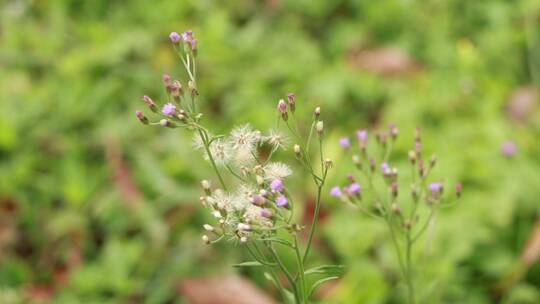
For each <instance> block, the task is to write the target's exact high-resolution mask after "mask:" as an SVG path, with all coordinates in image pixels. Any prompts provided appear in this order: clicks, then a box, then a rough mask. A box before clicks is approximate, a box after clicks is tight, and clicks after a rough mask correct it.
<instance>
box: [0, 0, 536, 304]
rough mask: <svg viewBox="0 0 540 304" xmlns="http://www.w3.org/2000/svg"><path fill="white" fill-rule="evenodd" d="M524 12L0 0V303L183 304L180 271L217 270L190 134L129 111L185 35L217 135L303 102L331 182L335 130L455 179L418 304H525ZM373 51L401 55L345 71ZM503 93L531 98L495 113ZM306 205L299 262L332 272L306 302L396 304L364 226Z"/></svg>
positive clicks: (230, 256) (527, 45)
mask: <svg viewBox="0 0 540 304" xmlns="http://www.w3.org/2000/svg"><path fill="white" fill-rule="evenodd" d="M539 18H540V3H539V2H538V1H534V0H516V1H503V0H491V1H467V0H429V1H414V0H409V1H395V0H384V1H361V0H350V1H345V0H335V1H324V0H266V1H248V0H239V1H231V2H228V1H211V0H198V1H168V0H155V1H129V2H126V1H108V0H93V1H76V0H56V1H52V0H50V1H30V0H28V1H23V0H7V1H2V2H1V3H0V92H1V93H0V265H1V267H0V288H1V289H0V302H2V303H21V302H27V301H30V302H34V301H36V302H39V299H42V301H45V302H47V301H51V302H54V303H132V302H135V303H183V302H184V301H185V300H183V299H182V296H181V295H179V294H178V291H177V288H176V284H177V282H178V281H179V280H181V279H182V278H186V277H198V276H206V275H212V274H221V273H226V272H232V271H234V270H233V269H231V268H230V267H229V266H230V264H232V263H233V262H234V261H239V260H241V259H242V257H241V253H238V252H237V251H236V250H231V248H229V247H230V246H223V245H220V246H218V247H205V246H203V245H202V244H201V242H200V241H199V239H200V226H201V225H202V224H203V223H205V220H206V219H207V215H206V214H205V212H204V211H203V210H201V208H199V206H198V195H199V189H198V185H197V181H198V180H200V179H201V178H203V177H206V176H208V174H209V172H210V171H209V168H208V166H207V165H206V164H205V163H204V162H203V161H202V160H201V158H200V156H199V155H197V154H196V153H194V152H192V151H191V149H190V145H191V144H190V138H189V137H187V136H186V134H183V133H182V132H170V131H169V130H163V129H160V128H142V127H140V125H139V124H138V122H137V121H136V119H134V115H133V113H134V110H135V109H138V108H140V107H141V106H142V103H141V101H140V97H141V96H142V95H143V94H148V95H150V96H152V97H154V98H155V99H159V97H160V96H162V89H161V81H160V77H161V74H162V73H163V72H169V73H171V74H172V75H173V76H174V77H178V78H179V77H181V76H182V74H181V71H182V69H181V66H180V64H179V62H178V61H177V60H176V58H175V57H174V53H173V52H172V51H171V48H170V45H169V41H168V38H167V36H168V33H169V32H170V31H173V30H176V31H182V30H184V29H187V28H191V29H193V30H194V31H195V32H196V34H197V37H198V39H199V40H200V55H199V58H200V68H199V75H200V78H201V79H200V86H201V87H200V91H201V92H202V97H203V100H205V104H204V105H203V106H204V107H206V108H207V109H209V110H210V113H209V116H210V118H209V119H212V122H215V124H216V125H217V128H218V129H220V130H226V129H228V128H230V127H231V124H233V123H241V122H247V121H251V122H253V124H254V125H255V126H256V127H259V128H267V127H268V126H270V125H271V124H272V123H273V122H274V119H275V115H274V113H273V109H274V106H275V102H276V101H277V99H278V98H279V97H280V96H282V95H283V94H284V93H285V92H288V91H293V92H295V93H296V94H297V96H298V98H299V101H298V102H299V105H300V108H301V109H302V111H304V114H306V115H309V113H310V111H311V110H312V109H313V107H314V106H316V105H320V106H321V107H322V108H323V117H324V119H325V126H327V128H328V130H330V131H329V132H330V134H329V135H328V138H329V139H330V140H329V141H327V148H328V150H329V151H331V156H332V158H333V159H335V160H336V164H337V167H336V168H335V170H334V172H333V176H332V182H335V183H338V182H341V181H342V180H343V176H344V174H345V173H346V172H348V171H350V170H352V169H351V166H350V163H348V162H347V161H342V160H341V159H342V157H341V156H342V155H341V152H340V151H339V149H338V147H336V146H337V145H336V142H337V138H338V137H339V136H342V135H344V134H350V135H352V133H353V131H354V130H355V129H357V128H360V127H377V126H385V125H386V124H387V123H388V122H395V123H397V125H398V126H399V127H400V130H401V136H400V137H401V138H400V141H399V144H398V147H397V157H396V159H394V160H393V162H395V163H398V164H404V160H405V155H406V152H407V150H408V146H409V144H408V143H411V142H412V138H413V130H414V128H415V127H416V126H420V127H421V128H422V130H423V133H424V136H425V151H429V152H436V153H438V156H439V159H440V161H439V167H438V169H437V170H436V172H435V176H437V177H439V178H441V179H444V180H446V181H451V182H454V181H458V180H460V181H463V183H464V194H463V197H462V199H461V200H460V202H459V206H458V207H456V208H453V209H449V210H448V211H445V212H443V213H442V214H441V215H440V217H439V219H438V221H437V226H436V229H435V230H434V231H433V236H432V239H431V241H430V242H429V243H426V246H425V249H424V248H422V250H419V252H417V258H419V259H421V260H422V265H423V267H422V272H421V275H420V281H421V283H420V286H421V289H420V290H421V296H422V297H424V299H429V301H428V302H427V303H494V302H501V303H539V302H540V268H539V267H538V264H534V263H532V264H530V265H528V266H530V267H527V270H526V271H524V272H523V277H521V278H520V279H517V280H513V281H508V280H505V278H509V277H510V275H511V274H512V273H513V271H514V270H515V269H518V268H519V266H518V265H519V262H518V261H519V260H520V256H521V255H522V252H523V250H524V248H525V246H526V243H527V239H528V238H529V234H530V233H531V232H532V227H533V225H534V222H535V220H536V219H537V214H538V200H537V198H538V197H539V196H540V188H539V187H538V185H539V184H540V174H538V172H539V171H538V170H539V169H540V157H539V155H540V153H539V152H540V142H539V141H538V136H539V135H540V132H539V131H540V115H539V112H538V107H537V102H538V98H537V95H535V93H534V92H535V91H534V88H535V87H537V86H538V85H540V79H539V78H538V77H540V27H539V24H540V22H539V21H540V19H539ZM389 47H391V48H393V49H397V50H400V52H401V53H402V54H404V56H405V57H406V58H409V59H408V60H409V61H408V64H405V65H404V67H402V68H400V69H398V71H393V72H392V73H386V72H384V71H382V72H381V71H380V70H379V71H374V70H373V69H372V68H370V67H366V65H365V63H362V62H363V61H362V60H364V61H365V54H366V52H365V51H366V50H369V51H370V52H375V53H377V52H378V54H379V55H380V53H381V50H383V49H384V48H389ZM390 57H391V58H388V56H383V58H380V57H377V60H375V61H380V62H384V61H392V58H394V57H392V56H390ZM371 61H373V60H371ZM518 88H522V91H523V92H525V95H526V96H525V97H524V98H529V99H532V102H530V103H529V104H527V103H525V105H526V106H523V103H521V104H520V103H519V102H514V103H512V102H509V100H512V98H511V96H512V94H513V93H514V92H516V90H517V89H518ZM527 94H528V95H527ZM514 99H515V98H514ZM516 103H517V104H518V105H516ZM516 107H517V108H520V107H521V108H523V107H524V109H521V112H523V113H522V114H521V115H517V114H515V113H514V112H516V111H518V112H519V109H517V110H516V109H514V108H516ZM506 139H512V140H514V141H516V142H517V144H518V153H517V155H515V156H514V157H512V158H505V157H503V156H502V155H501V153H500V150H499V146H500V144H501V142H503V141H504V140H506ZM194 160H197V161H194ZM199 160H200V161H199ZM296 183H297V188H298V189H302V187H305V188H306V189H305V192H304V193H300V194H299V195H303V196H304V199H303V201H305V202H309V201H310V199H311V195H310V191H311V190H312V189H310V188H309V187H308V183H307V182H304V181H303V179H302V178H301V176H300V177H298V178H297V180H296ZM325 205H326V206H325V211H326V213H327V214H328V216H327V217H326V218H325V220H324V221H323V222H322V226H321V227H322V228H321V229H320V230H319V232H320V233H319V236H318V242H317V243H316V247H317V249H318V250H317V251H318V252H319V253H318V254H317V257H316V258H317V259H318V260H320V261H329V260H332V262H335V263H341V264H345V265H348V266H349V268H350V270H349V271H348V272H347V274H346V275H345V276H344V278H343V279H342V280H340V281H339V284H337V286H336V287H335V288H334V289H333V291H332V292H331V293H330V295H329V296H328V297H327V298H326V301H327V302H329V303H402V300H401V299H402V290H401V287H400V286H399V285H398V286H397V287H396V284H397V283H396V282H397V281H398V277H397V276H398V272H397V271H396V269H397V268H396V265H395V263H396V261H395V257H394V255H393V250H392V247H391V244H390V243H389V242H388V238H387V235H386V232H385V230H384V229H383V227H381V225H380V224H379V223H376V222H373V221H372V220H369V219H367V218H364V217H362V216H360V215H359V214H355V213H353V212H350V210H347V209H346V208H345V207H344V206H340V205H339V204H338V203H337V202H334V201H332V200H331V199H329V198H327V199H326V200H325ZM428 245H429V246H428ZM247 275H253V277H254V278H255V279H256V281H257V282H258V283H259V284H260V285H261V286H263V287H265V288H268V286H269V285H268V283H266V282H265V281H264V279H263V278H261V277H258V276H255V275H254V274H251V273H247ZM505 282H506V283H505ZM508 282H510V283H508ZM502 283H504V284H502ZM501 284H502V285H501ZM501 286H504V288H500V287H501Z"/></svg>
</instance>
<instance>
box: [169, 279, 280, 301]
mask: <svg viewBox="0 0 540 304" xmlns="http://www.w3.org/2000/svg"><path fill="white" fill-rule="evenodd" d="M178 291H179V293H180V294H181V295H182V296H184V297H185V298H186V299H187V300H188V302H189V303H192V304H274V303H277V302H275V301H274V300H273V299H272V298H271V297H270V296H268V295H267V294H265V293H264V292H263V291H262V290H260V289H259V288H258V287H256V286H255V285H253V284H252V283H251V282H250V281H248V280H246V279H244V278H242V277H240V276H238V275H227V276H220V277H211V278H198V279H185V280H183V281H181V282H180V283H179V284H178Z"/></svg>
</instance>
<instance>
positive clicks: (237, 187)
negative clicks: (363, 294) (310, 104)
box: [136, 31, 341, 303]
mask: <svg viewBox="0 0 540 304" xmlns="http://www.w3.org/2000/svg"><path fill="white" fill-rule="evenodd" d="M169 38H170V40H171V42H172V44H173V46H174V49H175V51H176V53H177V54H178V56H179V58H180V59H181V61H182V63H183V66H184V68H185V71H186V73H187V78H188V81H187V86H183V85H182V83H181V82H180V81H178V80H173V79H172V78H171V76H169V75H164V76H163V83H164V86H165V91H166V98H165V99H166V100H165V101H164V102H162V103H161V104H160V105H159V106H158V104H157V103H156V102H154V101H153V100H152V99H151V98H150V97H148V96H144V97H143V102H144V103H145V104H146V105H147V106H148V108H149V109H150V110H151V111H152V112H154V113H155V114H157V115H159V116H161V117H160V120H155V121H150V119H149V118H148V117H147V116H146V115H145V114H143V113H142V112H141V111H137V112H136V117H137V118H138V119H139V120H140V121H141V122H142V123H143V124H146V125H154V126H161V127H166V128H171V129H175V128H183V129H186V130H188V131H190V132H191V133H193V147H194V149H196V150H198V151H200V152H201V153H202V154H203V158H204V159H205V160H207V161H208V162H209V163H210V165H211V167H212V168H213V171H214V174H215V179H212V178H209V179H206V180H203V181H201V186H202V189H203V191H204V194H203V196H201V197H200V201H201V203H202V205H203V206H205V207H206V208H208V210H209V211H210V213H211V215H212V216H213V218H214V219H215V222H214V223H212V224H205V225H204V226H203V228H204V230H205V234H204V235H203V236H202V240H203V242H204V243H206V244H213V243H217V242H220V241H226V242H230V243H232V244H236V245H238V246H242V247H244V248H245V249H246V251H247V252H248V253H249V254H250V255H251V256H252V257H253V260H252V261H248V262H244V263H241V264H237V265H236V266H239V267H244V266H246V267H260V269H263V271H264V274H265V276H266V278H267V279H269V280H270V281H271V282H272V283H273V284H275V286H276V287H277V289H278V290H279V292H280V293H281V296H282V298H283V301H284V302H286V303H308V302H309V301H310V300H309V299H310V297H311V295H312V293H313V291H314V289H315V288H316V287H317V286H318V285H320V284H321V283H323V282H325V281H327V280H330V279H335V278H336V276H335V274H336V273H338V272H339V270H340V269H341V267H340V266H328V265H325V266H319V267H315V268H312V269H306V264H307V260H308V257H309V252H310V248H311V243H312V240H313V235H314V233H315V230H316V226H317V219H318V215H319V210H320V204H321V195H322V189H323V187H324V185H325V181H326V177H327V173H328V170H329V169H330V168H331V167H332V161H330V160H329V159H325V158H324V153H323V138H324V124H323V121H322V120H321V110H320V108H316V109H315V110H314V112H313V117H312V122H311V125H310V127H309V128H307V131H306V132H305V133H307V134H302V133H301V129H300V128H298V124H299V121H297V119H296V118H295V110H296V96H295V95H294V94H293V93H289V94H287V95H286V97H285V98H284V99H280V100H279V102H278V104H277V110H276V117H277V124H276V128H274V129H270V130H269V131H268V132H266V133H264V132H261V131H259V130H256V129H254V128H253V127H252V126H251V125H250V124H243V125H240V126H236V127H234V128H233V129H232V131H231V132H230V133H229V134H227V135H215V134H214V132H212V131H210V129H209V128H208V127H207V126H205V125H204V120H203V114H202V113H201V112H199V105H198V103H199V91H198V86H197V68H196V67H197V65H196V58H197V52H198V49H197V46H198V44H197V39H196V38H195V35H194V34H193V32H191V31H186V32H184V33H182V34H178V33H176V32H173V33H171V34H170V35H169ZM282 129H285V130H287V133H288V134H289V135H285V134H284V133H282V131H281V130H282ZM292 141H294V142H295V143H294V145H293V149H292V151H291V150H287V151H291V152H290V153H291V154H294V157H295V158H296V159H297V160H298V161H299V162H300V164H302V165H303V167H304V168H305V169H306V171H307V172H308V174H309V175H310V176H311V179H312V180H313V183H314V184H315V186H316V189H317V193H316V205H315V209H314V214H313V222H312V223H311V225H310V227H309V229H308V236H307V242H306V243H305V244H300V240H299V235H298V234H299V232H300V231H302V230H304V229H305V227H303V226H302V225H300V224H297V223H295V222H294V220H293V219H294V218H295V217H294V211H295V208H296V207H297V206H296V204H295V202H294V201H293V198H294V196H293V195H292V193H291V191H292V189H291V188H290V184H289V181H288V179H289V178H290V176H291V175H292V174H293V171H292V169H291V167H290V166H289V165H287V164H286V163H283V162H280V161H278V160H275V159H274V158H275V156H276V152H277V151H278V150H280V149H285V148H286V147H287V146H289V145H290V144H291V142H292ZM263 150H264V151H267V153H264V154H263V153H260V152H261V151H263ZM313 150H315V151H313ZM314 155H317V156H318V159H316V160H314V159H313V160H312V157H314ZM313 164H315V165H313ZM214 181H216V182H214ZM278 247H282V248H281V249H286V250H289V251H290V252H292V254H293V255H294V257H295V262H296V265H295V267H292V269H291V267H288V266H286V264H285V263H284V262H283V260H284V258H283V255H282V254H281V253H280V252H282V250H280V249H278ZM321 274H322V275H323V277H322V278H320V276H321ZM311 275H316V276H319V278H320V279H319V280H318V281H315V282H313V281H314V280H313V279H311V278H310V281H309V282H311V284H308V280H307V277H308V276H311ZM281 277H285V278H286V282H287V284H282V281H281V280H280V278H281ZM308 285H309V286H308Z"/></svg>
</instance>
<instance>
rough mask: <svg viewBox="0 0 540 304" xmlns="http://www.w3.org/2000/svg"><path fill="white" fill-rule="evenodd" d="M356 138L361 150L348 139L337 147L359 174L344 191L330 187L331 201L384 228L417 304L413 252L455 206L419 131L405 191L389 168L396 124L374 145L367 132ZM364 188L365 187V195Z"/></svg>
mask: <svg viewBox="0 0 540 304" xmlns="http://www.w3.org/2000/svg"><path fill="white" fill-rule="evenodd" d="M355 135H356V139H357V143H358V145H357V147H358V148H357V149H356V148H353V147H352V145H351V141H350V139H349V138H348V137H342V138H341V139H340V140H339V144H340V145H341V147H342V148H343V149H344V150H345V151H346V152H347V153H349V154H351V158H352V162H353V163H354V167H355V168H356V169H357V170H356V174H353V173H349V174H348V175H347V177H346V179H347V183H346V185H345V186H342V187H340V186H334V187H332V188H331V190H330V195H331V196H333V197H336V198H339V199H340V200H341V201H343V202H344V203H346V204H347V205H350V206H352V207H353V208H355V209H358V210H359V211H360V212H362V213H364V214H366V215H368V216H370V217H373V218H376V219H379V220H382V221H383V222H385V224H386V226H387V228H388V231H389V234H390V236H391V239H392V242H393V245H394V248H395V251H396V256H397V260H398V264H399V267H400V272H401V274H402V277H403V280H404V281H405V284H406V286H407V299H408V303H417V302H416V301H417V297H416V294H415V272H416V271H415V264H414V260H413V246H414V245H415V244H416V243H417V241H418V240H419V239H420V238H421V236H422V235H423V234H424V233H425V232H426V230H427V229H428V227H430V226H432V225H433V223H434V218H435V216H436V214H437V212H438V211H439V210H440V209H442V208H446V207H450V206H452V205H454V203H453V200H451V197H450V196H449V195H446V194H445V191H444V190H445V183H444V182H443V181H441V180H432V179H431V172H432V170H433V169H434V168H435V166H436V163H437V157H436V156H435V155H432V156H431V157H430V158H427V159H426V158H425V157H424V153H423V151H422V139H421V136H420V130H419V129H417V130H416V134H415V140H414V146H413V148H412V149H411V150H410V151H409V153H408V162H409V170H410V176H408V177H406V178H408V179H409V180H410V184H409V185H408V186H405V187H404V186H403V185H402V184H401V183H402V180H404V179H406V178H401V174H400V173H399V170H398V168H396V167H394V166H392V165H391V164H390V156H391V153H392V148H393V146H394V144H395V142H396V140H397V138H398V129H397V127H396V126H395V125H393V124H392V125H390V126H389V129H388V130H386V131H381V132H376V134H375V136H374V140H371V141H370V137H369V136H368V131H367V130H366V129H361V130H358V131H357V132H356V134H355ZM405 175H407V174H405ZM362 185H366V186H365V188H366V189H364V186H362ZM403 188H405V189H403ZM401 193H403V194H405V195H403V194H402V195H400V194H401ZM460 194H461V184H459V183H458V184H456V185H455V195H457V197H459V196H460ZM452 196H453V195H452Z"/></svg>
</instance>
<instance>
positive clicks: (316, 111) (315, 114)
mask: <svg viewBox="0 0 540 304" xmlns="http://www.w3.org/2000/svg"><path fill="white" fill-rule="evenodd" d="M313 115H314V116H315V119H319V116H321V107H316V108H315V111H313Z"/></svg>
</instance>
